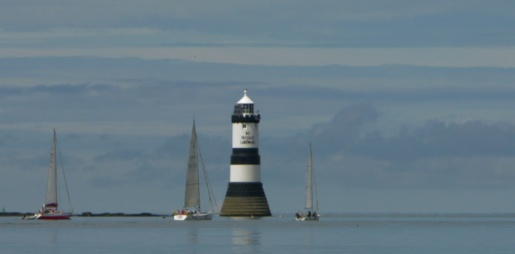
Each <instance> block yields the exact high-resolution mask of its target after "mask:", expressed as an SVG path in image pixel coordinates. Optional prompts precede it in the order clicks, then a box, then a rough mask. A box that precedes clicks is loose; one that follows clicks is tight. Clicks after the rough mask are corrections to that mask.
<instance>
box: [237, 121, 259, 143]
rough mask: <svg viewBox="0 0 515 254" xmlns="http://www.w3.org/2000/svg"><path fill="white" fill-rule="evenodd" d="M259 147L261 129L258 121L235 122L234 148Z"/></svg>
mask: <svg viewBox="0 0 515 254" xmlns="http://www.w3.org/2000/svg"><path fill="white" fill-rule="evenodd" d="M257 147H259V131H258V125H257V124H256V123H234V124H233V125H232V148H257Z"/></svg>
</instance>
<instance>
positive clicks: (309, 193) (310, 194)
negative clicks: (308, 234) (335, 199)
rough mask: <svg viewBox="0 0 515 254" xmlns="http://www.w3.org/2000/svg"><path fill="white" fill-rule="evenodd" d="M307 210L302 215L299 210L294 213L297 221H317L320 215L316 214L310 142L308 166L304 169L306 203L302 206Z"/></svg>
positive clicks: (315, 187)
mask: <svg viewBox="0 0 515 254" xmlns="http://www.w3.org/2000/svg"><path fill="white" fill-rule="evenodd" d="M314 200H315V201H316V206H315V207H313V201H314ZM304 208H305V209H306V210H307V213H306V215H305V216H304V215H303V214H302V213H301V212H300V211H298V212H297V214H295V220H297V221H318V220H319V218H320V215H319V214H318V212H317V211H318V191H317V185H316V181H315V171H314V167H313V153H312V152H311V144H309V156H308V167H307V171H306V204H305V207H304Z"/></svg>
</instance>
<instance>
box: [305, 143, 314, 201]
mask: <svg viewBox="0 0 515 254" xmlns="http://www.w3.org/2000/svg"><path fill="white" fill-rule="evenodd" d="M305 208H306V209H313V162H312V155H311V144H309V156H308V169H307V172H306V206H305Z"/></svg>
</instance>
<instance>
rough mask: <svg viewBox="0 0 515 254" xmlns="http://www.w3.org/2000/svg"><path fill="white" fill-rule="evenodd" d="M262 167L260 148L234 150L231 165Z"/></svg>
mask: <svg viewBox="0 0 515 254" xmlns="http://www.w3.org/2000/svg"><path fill="white" fill-rule="evenodd" d="M241 164H248V165H261V157H260V156H259V149H258V148H233V149H232V155H231V165H241Z"/></svg>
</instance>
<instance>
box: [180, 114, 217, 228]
mask: <svg viewBox="0 0 515 254" xmlns="http://www.w3.org/2000/svg"><path fill="white" fill-rule="evenodd" d="M199 161H200V164H201V166H202V172H203V175H204V179H205V180H204V181H205V184H206V189H207V193H208V197H209V202H210V203H211V207H213V202H214V203H215V204H216V200H214V195H213V191H212V190H211V186H210V184H209V178H208V176H207V172H206V169H205V166H204V161H203V159H202V154H201V153H200V149H199V145H198V141H197V132H196V130H195V122H193V127H192V129H191V140H190V151H189V156H188V168H187V170H188V171H187V176H186V191H185V194H184V207H183V209H182V210H179V211H174V212H173V218H174V220H177V221H184V220H211V219H212V218H213V209H212V211H211V212H203V211H202V210H201V207H200V181H199Z"/></svg>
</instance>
